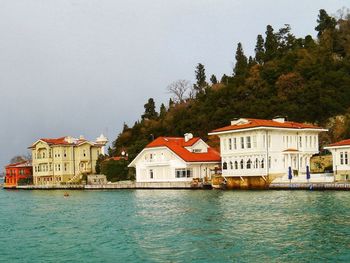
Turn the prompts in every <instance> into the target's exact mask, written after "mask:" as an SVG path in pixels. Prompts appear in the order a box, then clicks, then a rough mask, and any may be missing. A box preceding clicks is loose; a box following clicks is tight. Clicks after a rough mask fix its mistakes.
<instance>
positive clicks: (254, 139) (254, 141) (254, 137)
mask: <svg viewBox="0 0 350 263" xmlns="http://www.w3.org/2000/svg"><path fill="white" fill-rule="evenodd" d="M256 145H257V143H256V135H254V136H253V148H256Z"/></svg>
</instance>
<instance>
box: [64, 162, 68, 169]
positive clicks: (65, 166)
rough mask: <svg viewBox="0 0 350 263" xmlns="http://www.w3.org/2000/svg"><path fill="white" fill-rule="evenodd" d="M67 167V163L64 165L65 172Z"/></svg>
mask: <svg viewBox="0 0 350 263" xmlns="http://www.w3.org/2000/svg"><path fill="white" fill-rule="evenodd" d="M67 166H68V165H67V164H66V163H65V164H64V170H65V171H67Z"/></svg>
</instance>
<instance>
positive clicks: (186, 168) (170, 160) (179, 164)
mask: <svg viewBox="0 0 350 263" xmlns="http://www.w3.org/2000/svg"><path fill="white" fill-rule="evenodd" d="M219 166H220V154H219V153H218V152H217V151H215V150H214V149H213V148H211V147H209V146H208V145H207V144H206V143H205V142H204V141H203V140H202V139H200V138H198V137H195V138H193V136H192V134H190V133H188V134H185V137H158V138H157V139H155V140H154V141H152V142H151V143H149V144H148V145H147V146H146V147H145V148H144V149H143V150H142V151H141V152H140V153H139V154H138V155H137V156H136V158H135V159H134V160H133V161H132V162H131V163H130V164H129V167H134V168H136V182H190V181H192V179H193V178H199V179H203V178H205V177H209V176H210V175H211V174H212V173H213V171H214V169H215V168H219Z"/></svg>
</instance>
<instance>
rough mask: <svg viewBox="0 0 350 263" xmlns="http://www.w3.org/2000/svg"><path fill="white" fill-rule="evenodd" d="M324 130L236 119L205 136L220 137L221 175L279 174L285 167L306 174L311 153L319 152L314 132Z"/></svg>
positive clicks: (290, 124) (287, 123) (273, 122)
mask: <svg viewBox="0 0 350 263" xmlns="http://www.w3.org/2000/svg"><path fill="white" fill-rule="evenodd" d="M322 131H327V130H326V129H323V128H320V127H317V126H313V125H309V124H303V123H296V122H290V121H286V120H285V119H284V118H275V119H273V120H261V119H248V118H247V119H245V118H241V119H237V120H234V121H232V122H231V125H230V126H226V127H223V128H219V129H216V130H214V131H212V132H211V133H209V135H218V136H219V137H220V149H221V158H222V160H221V161H222V175H223V176H224V177H230V176H231V177H241V178H242V177H245V176H263V178H265V176H275V177H279V176H283V175H285V174H286V173H288V170H289V167H291V169H292V170H293V174H294V175H295V176H297V175H298V174H301V173H306V166H308V165H309V164H310V158H311V156H312V155H314V154H317V153H318V152H319V144H318V135H319V133H320V132H322Z"/></svg>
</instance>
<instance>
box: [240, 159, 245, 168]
mask: <svg viewBox="0 0 350 263" xmlns="http://www.w3.org/2000/svg"><path fill="white" fill-rule="evenodd" d="M241 169H244V161H243V159H242V160H241Z"/></svg>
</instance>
